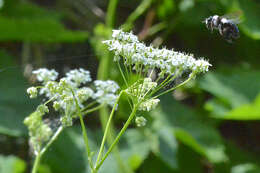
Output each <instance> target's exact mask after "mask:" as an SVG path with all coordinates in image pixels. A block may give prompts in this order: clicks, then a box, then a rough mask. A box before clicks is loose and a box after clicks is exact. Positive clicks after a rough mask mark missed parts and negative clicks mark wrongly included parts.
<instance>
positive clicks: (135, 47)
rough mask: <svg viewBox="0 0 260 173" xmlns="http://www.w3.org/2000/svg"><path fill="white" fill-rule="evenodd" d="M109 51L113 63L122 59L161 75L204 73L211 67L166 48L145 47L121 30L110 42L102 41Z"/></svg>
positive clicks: (115, 33)
mask: <svg viewBox="0 0 260 173" xmlns="http://www.w3.org/2000/svg"><path fill="white" fill-rule="evenodd" d="M103 43H104V44H106V45H107V46H108V49H109V50H110V51H113V52H114V53H115V55H116V56H115V59H114V60H115V61H119V60H120V59H123V61H124V62H125V63H126V64H127V65H128V66H132V67H133V68H135V66H136V65H137V66H138V65H140V64H143V65H144V66H145V67H144V68H145V69H153V68H157V69H160V70H161V72H162V73H161V74H165V73H167V74H170V75H173V74H175V73H176V70H178V69H181V70H183V71H185V70H189V71H195V72H196V73H201V72H206V71H207V70H208V67H209V66H211V65H210V64H209V63H208V62H207V61H205V60H202V59H199V60H196V59H194V57H193V55H188V54H185V53H181V52H176V51H173V50H167V49H166V48H163V49H158V48H153V47H152V46H146V45H145V44H143V43H141V42H139V41H138V39H137V36H135V35H133V34H132V33H127V32H123V31H121V30H113V34H112V40H106V41H103ZM133 65H134V66H133Z"/></svg>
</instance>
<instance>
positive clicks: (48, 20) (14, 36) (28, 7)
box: [0, 0, 88, 43]
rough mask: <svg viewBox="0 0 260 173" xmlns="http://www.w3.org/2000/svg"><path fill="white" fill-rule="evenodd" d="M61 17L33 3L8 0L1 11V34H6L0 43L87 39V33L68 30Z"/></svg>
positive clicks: (0, 36) (0, 37) (2, 35)
mask: <svg viewBox="0 0 260 173" xmlns="http://www.w3.org/2000/svg"><path fill="white" fill-rule="evenodd" d="M60 17H61V15H60V14H58V13H56V12H53V11H48V10H45V9H43V8H41V7H38V6H37V5H34V4H32V3H28V2H24V1H19V0H8V1H6V4H5V6H4V7H3V9H2V10H1V11H0V32H1V33H5V34H1V35H0V41H30V42H47V43H53V42H78V41H85V40H86V39H87V36H88V34H87V32H83V31H70V30H68V29H66V28H65V27H64V26H63V24H62V23H61V22H60ZM18 28H19V29H18Z"/></svg>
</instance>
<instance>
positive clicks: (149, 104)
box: [138, 99, 160, 111]
mask: <svg viewBox="0 0 260 173" xmlns="http://www.w3.org/2000/svg"><path fill="white" fill-rule="evenodd" d="M159 102H160V100H159V99H149V100H147V101H144V102H142V103H141V104H140V105H139V107H138V109H139V110H141V111H151V110H153V109H154V108H155V107H156V106H157V105H158V103H159Z"/></svg>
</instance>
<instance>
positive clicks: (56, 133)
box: [40, 126, 64, 155]
mask: <svg viewBox="0 0 260 173" xmlns="http://www.w3.org/2000/svg"><path fill="white" fill-rule="evenodd" d="M63 129H64V128H63V126H60V127H59V128H58V130H57V131H56V132H55V134H54V135H53V136H52V137H51V139H50V140H49V142H48V143H47V144H46V145H45V147H44V148H43V149H42V150H41V152H40V155H43V154H44V153H45V151H46V150H47V149H48V148H49V147H50V146H51V144H52V143H53V142H54V141H55V140H56V139H57V137H58V136H59V134H60V133H61V132H62V131H63Z"/></svg>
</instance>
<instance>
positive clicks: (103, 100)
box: [96, 93, 118, 107]
mask: <svg viewBox="0 0 260 173" xmlns="http://www.w3.org/2000/svg"><path fill="white" fill-rule="evenodd" d="M117 97H118V96H117V95H115V94H111V93H109V94H104V95H102V97H98V98H96V100H97V102H98V103H100V104H108V105H110V106H112V107H113V106H114V104H115V102H116V99H117Z"/></svg>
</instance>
